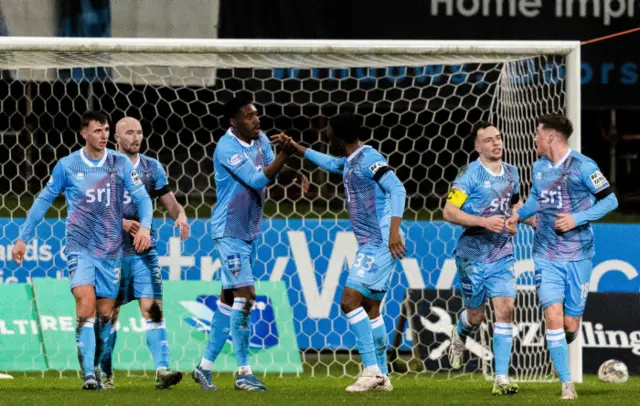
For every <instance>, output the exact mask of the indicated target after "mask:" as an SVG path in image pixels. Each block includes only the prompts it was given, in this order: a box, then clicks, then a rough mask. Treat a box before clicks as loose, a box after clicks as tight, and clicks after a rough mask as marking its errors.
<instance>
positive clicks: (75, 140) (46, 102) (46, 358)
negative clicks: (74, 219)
mask: <svg viewBox="0 0 640 406" xmlns="http://www.w3.org/2000/svg"><path fill="white" fill-rule="evenodd" d="M65 41H66V42H65ZM74 41H75V40H62V39H61V41H58V42H56V41H49V42H48V43H43V44H34V43H25V42H20V41H19V40H16V41H15V42H11V40H10V39H9V40H4V41H3V42H2V44H0V68H1V70H2V77H1V78H0V100H1V103H2V111H1V112H0V117H1V118H0V123H2V124H0V126H1V128H0V137H1V141H2V142H1V143H0V191H1V192H0V260H1V261H2V266H1V267H0V279H1V280H2V281H3V282H6V284H4V285H0V289H2V292H0V293H2V294H3V296H4V297H6V298H10V301H11V302H10V303H9V304H8V305H7V302H4V303H5V304H3V306H2V307H3V309H2V313H1V314H0V354H1V355H0V370H5V371H33V370H36V371H41V370H47V369H49V370H56V371H65V370H76V369H77V368H78V365H77V358H75V357H76V354H75V343H74V342H73V335H74V322H75V317H74V303H73V299H72V296H71V295H70V294H69V292H68V287H67V286H68V285H67V284H66V282H65V281H64V279H65V278H66V276H67V271H66V266H65V258H64V255H63V253H62V251H61V250H62V249H63V246H64V217H65V214H66V212H65V206H64V201H63V200H62V199H59V200H58V201H56V203H54V205H53V207H52V208H51V209H50V211H49V212H48V214H47V218H46V220H45V222H44V223H43V224H42V225H41V226H40V227H39V228H38V233H37V238H36V240H35V241H34V242H32V243H31V244H30V245H29V250H28V253H27V257H26V260H25V262H24V264H23V266H21V267H18V266H16V265H15V264H13V263H11V262H10V251H11V244H12V243H13V242H14V241H15V239H16V237H17V232H18V226H19V224H20V223H21V222H22V221H23V219H24V217H25V214H26V211H27V210H28V209H29V208H30V206H31V203H32V201H33V198H34V196H35V195H36V194H37V193H38V192H39V190H40V189H41V188H42V186H43V185H44V183H45V182H46V180H47V178H48V174H49V173H50V171H51V169H52V168H53V166H54V164H55V163H56V161H57V160H58V159H59V158H61V157H63V156H65V155H67V154H68V153H70V152H71V151H74V150H76V149H78V148H80V147H81V140H82V139H81V137H80V136H79V135H78V127H79V121H80V120H79V119H80V115H81V114H82V113H83V112H84V111H86V110H87V109H95V110H100V111H103V112H105V113H107V114H108V115H109V117H110V120H111V124H112V128H113V126H114V124H115V122H116V121H118V120H119V119H120V118H122V117H124V116H133V117H136V118H138V119H140V121H141V122H142V125H143V130H144V134H145V143H144V146H143V152H144V153H146V154H148V155H150V156H152V157H156V158H158V159H159V160H160V162H162V163H163V164H164V166H165V168H166V170H167V173H168V176H169V180H170V185H171V186H172V188H173V190H174V191H175V193H176V196H177V197H178V200H179V201H181V202H182V203H183V204H184V205H185V208H186V210H187V214H188V216H189V218H190V220H191V221H192V236H191V238H190V239H189V240H187V241H186V242H184V243H182V242H180V240H179V239H178V238H177V233H176V231H175V230H174V229H173V222H172V220H171V219H170V218H168V216H167V215H166V213H165V211H164V210H163V209H162V208H160V207H158V208H157V211H156V220H155V223H154V225H155V226H156V229H157V234H158V251H159V253H160V255H161V265H162V266H163V277H164V278H165V280H166V283H165V286H166V288H165V306H164V309H165V318H166V319H167V325H168V328H169V330H170V332H169V336H170V340H169V341H170V345H171V357H172V367H174V368H176V369H180V370H189V369H191V368H192V367H193V366H194V365H195V364H196V362H197V360H198V359H199V357H200V355H201V351H202V348H203V346H204V343H205V342H206V337H207V333H208V330H209V323H210V319H211V316H212V314H213V312H214V311H215V296H216V295H217V294H218V293H219V285H217V284H215V283H211V282H209V281H211V280H217V279H218V278H217V272H218V269H219V267H220V263H219V261H217V258H215V257H213V255H214V254H213V251H212V243H211V240H210V237H209V236H208V234H207V227H206V221H207V219H208V218H209V216H210V212H211V207H212V206H213V205H214V203H215V196H216V195H215V189H214V180H213V163H212V154H213V151H214V149H215V146H216V141H217V140H218V139H219V138H220V136H221V135H222V134H223V133H224V132H225V130H226V127H227V125H226V123H224V122H223V120H222V105H223V104H224V102H225V101H227V100H228V99H229V98H231V97H233V96H235V95H239V94H244V95H248V96H249V97H251V98H252V99H253V100H254V101H255V105H256V106H257V107H258V109H259V111H260V113H261V125H262V128H263V130H264V131H265V132H266V133H267V134H271V133H274V132H276V131H279V130H283V131H285V132H286V133H287V134H288V135H290V136H292V137H293V138H294V139H295V140H296V141H298V142H301V143H303V144H304V145H306V146H310V147H312V148H315V149H318V150H320V151H325V152H326V151H327V142H326V140H325V136H324V130H325V126H326V123H327V120H328V119H329V118H330V117H331V116H333V115H335V114H337V113H341V112H346V111H350V112H355V113H357V114H359V115H361V116H362V117H364V125H365V127H366V128H367V130H368V131H367V138H366V140H364V141H366V143H368V144H369V145H372V146H373V147H375V148H377V149H379V150H380V151H381V152H382V153H383V154H384V155H386V156H387V157H388V159H389V162H390V164H391V166H392V167H393V168H394V169H395V171H396V173H397V175H398V177H399V178H400V179H401V180H402V181H403V183H404V185H405V187H406V189H407V194H408V200H407V210H406V212H405V216H404V223H403V228H404V230H405V233H406V236H407V247H408V248H409V257H408V258H407V259H405V260H403V261H402V263H401V264H400V266H398V268H397V270H396V273H395V275H394V276H393V279H392V289H391V291H390V292H388V294H387V296H386V298H385V303H384V310H383V313H384V315H385V322H386V326H387V330H388V332H389V343H390V359H391V361H392V363H391V365H392V367H393V371H395V372H398V373H413V372H424V373H428V374H440V373H448V374H451V371H450V370H449V364H448V361H447V359H446V346H447V345H448V339H449V334H450V331H451V324H452V323H453V322H455V317H456V313H457V312H459V311H460V310H461V304H460V298H459V297H458V296H457V295H456V294H455V292H452V291H451V290H452V289H454V287H455V278H454V276H455V266H454V262H453V260H452V253H453V248H454V247H455V239H456V237H457V235H458V234H459V230H458V229H457V228H455V227H452V226H451V225H448V224H446V223H444V222H443V221H442V219H441V209H442V207H443V203H444V198H445V197H446V194H447V192H448V187H449V183H450V182H451V181H452V180H453V179H454V177H455V176H456V174H457V173H458V171H459V169H460V168H461V167H463V166H464V165H465V164H467V163H468V162H469V160H470V159H475V156H474V155H473V154H472V151H473V145H472V142H470V140H471V139H470V137H469V132H470V129H471V127H472V125H473V124H474V123H475V122H476V121H478V120H480V119H484V120H490V121H492V122H494V123H496V124H497V125H498V127H499V128H500V129H501V130H502V132H503V133H504V135H505V140H506V150H507V153H506V156H505V159H506V161H508V162H511V163H513V164H515V165H517V166H518V167H519V169H520V171H521V178H522V189H523V194H524V195H526V194H527V193H528V187H529V186H530V179H531V164H532V162H533V160H534V158H535V157H534V146H533V135H534V134H535V127H536V124H537V119H538V117H539V115H541V114H546V113H566V112H567V110H568V109H569V107H568V105H569V103H579V101H575V100H573V99H571V98H570V97H568V93H567V82H568V80H567V77H568V75H567V73H566V70H567V62H566V60H567V58H566V54H568V53H569V52H570V51H571V50H572V49H573V44H564V45H561V44H555V45H553V46H551V45H549V44H546V45H545V44H539V45H540V46H539V47H535V46H534V45H535V43H533V44H534V45H531V44H530V46H529V47H519V46H516V45H513V44H512V45H511V46H509V45H504V44H502V43H494V45H493V46H492V45H491V44H482V43H469V44H467V45H466V46H465V45H464V44H460V43H457V44H447V43H439V44H433V43H412V42H407V43H404V44H403V43H398V42H392V41H387V42H382V43H361V44H360V45H359V46H358V44H349V43H320V42H313V41H311V42H304V41H298V42H291V41H289V42H287V41H283V42H280V43H277V42H272V43H270V44H262V45H261V44H260V43H250V42H247V43H242V44H240V45H238V43H237V42H236V43H231V44H229V43H225V42H224V41H222V42H216V41H194V42H193V43H191V44H185V45H183V46H179V45H176V44H173V43H172V42H171V41H169V44H164V46H163V45H162V44H159V43H153V44H150V43H149V41H148V40H140V41H138V40H116V39H114V40H109V41H104V42H102V43H96V44H97V45H96V44H94V43H84V44H83V43H81V42H74ZM94 42H95V41H94ZM419 44H421V45H420V46H419ZM570 99H571V100H570ZM572 108H573V109H574V110H575V109H576V108H579V106H577V107H576V106H572ZM112 131H113V130H112ZM112 147H113V145H112ZM290 166H292V167H295V168H299V169H301V170H302V171H304V172H305V173H306V174H307V175H308V176H309V179H310V181H311V188H310V190H309V192H308V193H307V194H305V195H302V193H301V191H300V188H299V187H298V186H297V185H293V184H282V183H278V184H276V185H274V186H272V187H270V189H269V193H268V200H267V202H266V203H265V221H264V224H263V230H264V233H263V235H262V236H261V237H260V239H259V248H258V250H257V261H256V266H255V270H254V274H255V276H256V278H257V279H259V280H260V281H261V282H260V283H259V284H258V303H257V305H256V307H255V309H254V311H253V315H252V317H253V321H254V326H255V327H254V332H253V337H252V341H251V342H252V349H253V356H254V358H253V361H252V362H253V363H254V364H256V365H257V367H256V368H254V370H258V371H264V372H267V373H268V372H281V373H282V372H298V373H299V372H302V371H305V372H310V373H313V374H315V375H331V376H343V375H355V374H356V373H357V372H358V370H357V368H358V367H357V365H358V364H357V362H358V361H359V357H358V356H357V352H356V351H354V350H355V340H354V337H353V335H352V334H351V333H350V332H349V329H348V325H347V322H346V319H345V318H344V317H343V315H342V314H341V312H340V309H339V305H338V303H339V299H340V294H341V292H342V289H341V287H340V286H341V284H342V283H343V282H344V281H345V280H346V270H347V266H348V264H349V263H351V261H352V260H353V258H354V254H355V251H356V248H357V247H356V242H355V237H354V236H353V234H352V233H351V232H350V226H349V223H348V219H347V218H346V211H345V208H346V207H345V203H344V195H343V188H342V185H341V179H340V177H339V176H336V175H330V174H327V173H325V172H323V171H322V170H320V169H317V168H314V167H313V166H312V165H310V164H309V163H307V162H302V160H301V159H300V158H293V159H292V160H291V162H290ZM531 239H532V234H531V232H530V230H527V229H526V228H522V229H521V232H520V234H519V235H518V237H517V241H518V244H517V248H516V256H517V259H518V260H519V262H518V266H517V269H516V271H517V272H518V273H519V275H520V276H519V278H518V282H519V283H520V284H521V285H522V288H523V289H521V291H520V293H519V295H520V298H519V301H518V307H517V310H516V322H515V324H516V326H517V328H516V329H515V330H516V336H515V337H514V352H513V357H512V360H513V367H512V373H513V374H516V375H517V378H518V379H523V380H544V379H548V378H550V376H551V364H550V361H549V359H548V356H547V354H546V348H545V347H544V340H543V337H544V335H543V334H542V326H541V323H540V321H541V312H540V310H539V309H538V304H537V299H536V296H535V292H534V291H531V290H530V289H528V288H527V286H530V285H531V284H532V281H533V277H532V274H531V273H530V271H531V270H532V266H531V263H530V261H528V259H529V253H530V247H531ZM59 279H60V281H58V280H59ZM185 280H186V281H189V282H188V283H187V282H179V281H185ZM198 281H200V282H198ZM10 282H17V284H9V283H10ZM409 289H412V290H414V291H412V292H413V293H409ZM412 295H413V296H412ZM416 295H418V296H416ZM418 297H419V299H416V298H418ZM7 300H9V299H7ZM140 317H141V316H140V314H139V311H138V310H137V309H136V305H135V304H131V305H128V306H126V307H125V308H124V309H123V313H122V316H121V318H120V325H119V338H118V344H117V346H116V355H115V361H114V362H115V367H116V369H120V370H127V371H136V370H150V369H152V364H151V363H150V355H149V354H148V350H147V349H146V346H145V338H144V331H143V329H142V327H141V326H142V324H141V323H140ZM404 320H408V321H409V322H408V323H403V321H404ZM491 330H492V323H490V322H488V323H487V325H486V326H484V328H483V329H482V330H481V332H480V333H478V335H477V337H475V338H474V340H472V343H471V344H468V345H469V346H470V347H469V349H470V350H471V351H470V358H469V360H468V363H467V366H466V368H465V372H467V373H472V372H478V373H485V374H487V375H489V374H491V371H492V363H491V356H492V354H491ZM216 365H217V366H218V367H219V368H218V370H233V367H234V361H233V358H232V351H228V352H227V353H225V354H223V357H222V360H221V361H220V362H219V363H217V364H216ZM215 368H216V367H214V369H215ZM451 376H453V375H451Z"/></svg>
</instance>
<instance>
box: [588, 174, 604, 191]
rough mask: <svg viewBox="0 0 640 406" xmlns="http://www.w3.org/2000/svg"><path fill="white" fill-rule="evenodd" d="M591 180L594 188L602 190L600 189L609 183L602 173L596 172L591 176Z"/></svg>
mask: <svg viewBox="0 0 640 406" xmlns="http://www.w3.org/2000/svg"><path fill="white" fill-rule="evenodd" d="M589 178H590V179H591V183H593V187H595V188H596V189H600V187H602V186H604V185H605V184H606V183H607V178H605V177H604V175H603V174H602V172H600V171H595V172H594V173H592V174H591V176H589Z"/></svg>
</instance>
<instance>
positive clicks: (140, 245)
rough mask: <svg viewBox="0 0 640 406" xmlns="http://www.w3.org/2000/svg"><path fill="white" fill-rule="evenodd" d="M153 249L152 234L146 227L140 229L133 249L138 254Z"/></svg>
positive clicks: (134, 240)
mask: <svg viewBox="0 0 640 406" xmlns="http://www.w3.org/2000/svg"><path fill="white" fill-rule="evenodd" d="M150 247H151V232H150V231H149V229H148V228H146V227H140V229H139V230H138V232H137V233H136V236H135V238H134V239H133V248H134V249H135V250H136V251H137V252H143V251H146V250H148V249H149V248H150Z"/></svg>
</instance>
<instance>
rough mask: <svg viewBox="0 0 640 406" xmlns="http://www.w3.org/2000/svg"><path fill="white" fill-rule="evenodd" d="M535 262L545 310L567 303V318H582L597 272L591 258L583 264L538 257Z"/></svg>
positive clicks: (539, 289)
mask: <svg viewBox="0 0 640 406" xmlns="http://www.w3.org/2000/svg"><path fill="white" fill-rule="evenodd" d="M533 262H534V267H535V271H536V284H537V285H538V297H539V299H540V304H541V305H542V308H543V309H544V308H547V307H548V306H551V305H552V304H554V303H563V304H564V314H565V315H567V316H571V317H581V316H582V313H584V307H585V305H586V304H587V294H588V293H589V282H590V281H591V271H592V270H593V263H592V260H591V258H589V259H583V260H581V261H556V260H548V259H544V258H534V259H533Z"/></svg>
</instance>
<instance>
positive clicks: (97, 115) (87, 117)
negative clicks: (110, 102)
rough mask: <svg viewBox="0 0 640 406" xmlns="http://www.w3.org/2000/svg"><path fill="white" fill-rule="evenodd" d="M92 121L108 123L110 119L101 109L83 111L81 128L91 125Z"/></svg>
mask: <svg viewBox="0 0 640 406" xmlns="http://www.w3.org/2000/svg"><path fill="white" fill-rule="evenodd" d="M92 121H96V122H98V123H100V124H107V123H108V122H109V119H108V118H107V115H106V114H104V113H102V112H100V111H95V110H88V111H85V112H84V113H82V117H80V130H81V131H82V130H84V129H85V128H87V127H89V123H91V122H92Z"/></svg>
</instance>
